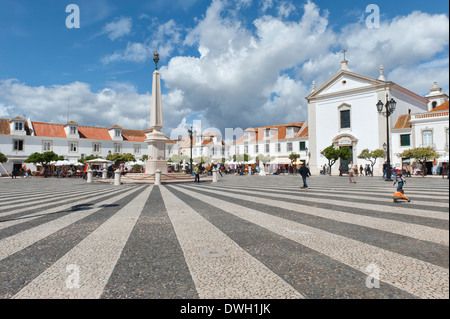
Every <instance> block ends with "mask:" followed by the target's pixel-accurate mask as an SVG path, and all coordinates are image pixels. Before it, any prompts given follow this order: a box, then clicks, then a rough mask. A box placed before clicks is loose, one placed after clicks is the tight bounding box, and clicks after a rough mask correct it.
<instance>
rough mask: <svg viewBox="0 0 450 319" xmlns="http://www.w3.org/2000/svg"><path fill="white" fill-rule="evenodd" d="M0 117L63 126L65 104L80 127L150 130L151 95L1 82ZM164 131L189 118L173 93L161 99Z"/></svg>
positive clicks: (126, 87) (119, 86) (124, 88)
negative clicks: (22, 118)
mask: <svg viewBox="0 0 450 319" xmlns="http://www.w3.org/2000/svg"><path fill="white" fill-rule="evenodd" d="M0 96H1V98H0V116H2V117H7V118H13V117H16V116H18V115H20V116H22V114H26V116H27V117H30V118H31V119H32V120H33V121H42V122H51V123H60V124H63V123H66V121H67V110H68V102H70V103H69V105H70V108H69V109H70V120H73V121H76V122H78V123H80V125H93V126H100V127H109V126H112V125H115V124H117V125H120V126H122V127H124V128H128V129H137V130H143V129H147V128H149V114H150V106H151V94H149V93H146V94H139V93H137V92H136V89H135V88H134V86H133V85H132V84H130V83H120V82H112V83H110V86H109V87H106V88H104V89H102V90H101V91H99V92H93V91H92V90H91V88H90V86H89V84H87V83H82V82H74V83H70V84H67V85H53V86H48V87H45V86H40V87H32V86H28V85H26V84H25V83H22V82H20V81H18V80H15V79H8V80H1V81H0ZM162 99H163V101H164V114H165V116H164V129H165V132H170V130H171V129H173V128H175V127H177V125H178V123H179V121H180V119H181V118H183V117H185V116H187V114H189V110H186V109H183V107H182V105H183V95H182V93H181V92H180V91H176V90H175V91H173V92H170V93H168V94H167V95H163V97H162Z"/></svg>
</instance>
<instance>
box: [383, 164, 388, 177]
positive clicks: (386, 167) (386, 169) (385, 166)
mask: <svg viewBox="0 0 450 319" xmlns="http://www.w3.org/2000/svg"><path fill="white" fill-rule="evenodd" d="M387 171H388V164H387V162H384V164H383V177H382V178H383V179H386V178H387Z"/></svg>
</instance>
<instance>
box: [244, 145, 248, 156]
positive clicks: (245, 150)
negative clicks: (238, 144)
mask: <svg viewBox="0 0 450 319" xmlns="http://www.w3.org/2000/svg"><path fill="white" fill-rule="evenodd" d="M244 154H248V145H245V146H244Z"/></svg>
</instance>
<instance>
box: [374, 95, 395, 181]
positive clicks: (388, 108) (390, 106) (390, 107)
mask: <svg viewBox="0 0 450 319" xmlns="http://www.w3.org/2000/svg"><path fill="white" fill-rule="evenodd" d="M396 106H397V102H396V101H395V100H394V99H393V98H391V100H389V98H388V95H387V93H386V104H383V102H381V100H379V101H378V103H377V111H378V114H382V115H383V116H385V117H386V161H387V175H386V179H385V181H387V182H392V179H391V154H390V143H389V116H390V115H391V114H392V113H394V111H395V107H396ZM383 108H384V110H385V111H383Z"/></svg>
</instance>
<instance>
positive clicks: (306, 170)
mask: <svg viewBox="0 0 450 319" xmlns="http://www.w3.org/2000/svg"><path fill="white" fill-rule="evenodd" d="M300 175H301V176H302V180H303V186H302V187H300V188H301V189H308V184H307V183H306V178H307V177H308V176H311V172H310V171H309V168H308V167H306V165H305V164H303V165H302V167H300Z"/></svg>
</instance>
